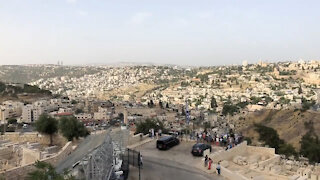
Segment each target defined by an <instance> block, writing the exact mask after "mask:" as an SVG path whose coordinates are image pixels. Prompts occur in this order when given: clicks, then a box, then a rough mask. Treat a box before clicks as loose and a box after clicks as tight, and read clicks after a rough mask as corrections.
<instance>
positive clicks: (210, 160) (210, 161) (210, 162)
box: [208, 158, 212, 170]
mask: <svg viewBox="0 0 320 180" xmlns="http://www.w3.org/2000/svg"><path fill="white" fill-rule="evenodd" d="M208 161H209V167H208V170H210V169H211V164H212V159H211V158H209V160H208Z"/></svg>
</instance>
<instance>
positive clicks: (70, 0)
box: [66, 0, 77, 4]
mask: <svg viewBox="0 0 320 180" xmlns="http://www.w3.org/2000/svg"><path fill="white" fill-rule="evenodd" d="M66 1H67V3H70V4H74V3H76V2H77V0H66Z"/></svg>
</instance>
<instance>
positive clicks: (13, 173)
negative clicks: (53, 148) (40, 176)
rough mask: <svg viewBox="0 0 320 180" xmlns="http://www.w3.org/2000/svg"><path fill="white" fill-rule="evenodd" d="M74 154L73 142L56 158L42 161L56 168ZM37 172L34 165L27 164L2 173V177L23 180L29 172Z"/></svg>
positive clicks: (55, 156)
mask: <svg viewBox="0 0 320 180" xmlns="http://www.w3.org/2000/svg"><path fill="white" fill-rule="evenodd" d="M71 152H72V142H67V144H66V145H65V146H64V147H63V148H62V149H61V150H60V151H59V152H58V153H57V154H56V155H54V156H52V157H49V158H46V159H42V160H41V161H44V162H47V163H50V164H52V165H53V166H56V165H57V164H58V162H59V161H61V160H63V159H65V158H66V157H67V156H68V155H69V154H70V153H71ZM33 170H35V167H34V163H30V164H26V165H24V166H21V167H15V168H12V169H9V170H6V171H2V172H0V177H4V178H5V179H6V180H22V179H24V178H25V177H26V176H27V175H28V173H29V172H32V171H33Z"/></svg>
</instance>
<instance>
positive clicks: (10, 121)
mask: <svg viewBox="0 0 320 180" xmlns="http://www.w3.org/2000/svg"><path fill="white" fill-rule="evenodd" d="M8 124H17V119H14V118H10V119H9V120H8Z"/></svg>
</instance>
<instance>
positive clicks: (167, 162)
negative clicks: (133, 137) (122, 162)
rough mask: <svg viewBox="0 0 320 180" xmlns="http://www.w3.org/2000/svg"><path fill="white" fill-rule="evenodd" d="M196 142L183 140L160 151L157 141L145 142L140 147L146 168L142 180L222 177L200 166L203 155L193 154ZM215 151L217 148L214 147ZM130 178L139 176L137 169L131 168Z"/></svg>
mask: <svg viewBox="0 0 320 180" xmlns="http://www.w3.org/2000/svg"><path fill="white" fill-rule="evenodd" d="M193 145H194V142H181V143H180V144H179V145H177V146H174V147H173V148H171V149H169V150H166V151H160V150H158V149H157V148H156V141H155V140H154V141H151V142H150V143H147V144H144V145H142V146H140V147H138V148H136V150H137V151H140V152H141V154H142V156H143V162H144V169H143V170H142V173H143V174H144V175H143V176H142V180H149V179H150V180H151V179H156V180H162V179H163V180H164V179H168V180H170V179H174V180H180V179H181V180H189V179H190V180H193V179H199V180H207V179H211V180H217V179H222V178H221V177H219V176H217V175H215V174H207V173H206V172H203V171H201V170H199V169H197V168H198V166H199V165H201V164H202V158H203V157H194V156H192V154H191V149H192V146H193ZM213 151H215V148H214V149H213ZM129 177H130V178H129V179H130V180H131V178H133V179H134V178H135V177H138V176H137V169H136V168H131V169H130V175H129Z"/></svg>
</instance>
